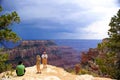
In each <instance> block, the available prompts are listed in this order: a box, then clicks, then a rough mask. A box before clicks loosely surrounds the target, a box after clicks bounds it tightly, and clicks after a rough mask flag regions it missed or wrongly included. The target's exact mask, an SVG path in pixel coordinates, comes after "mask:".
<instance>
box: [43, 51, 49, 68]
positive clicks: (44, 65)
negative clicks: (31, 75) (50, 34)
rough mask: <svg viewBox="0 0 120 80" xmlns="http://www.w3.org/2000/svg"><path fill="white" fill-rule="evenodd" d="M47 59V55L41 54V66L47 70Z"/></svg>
mask: <svg viewBox="0 0 120 80" xmlns="http://www.w3.org/2000/svg"><path fill="white" fill-rule="evenodd" d="M47 58H48V55H47V53H46V52H45V51H44V52H43V54H42V64H43V68H47Z"/></svg>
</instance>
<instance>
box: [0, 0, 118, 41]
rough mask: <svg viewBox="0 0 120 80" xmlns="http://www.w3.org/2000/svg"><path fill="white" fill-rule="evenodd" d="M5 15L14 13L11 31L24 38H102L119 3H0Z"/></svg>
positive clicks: (86, 0)
mask: <svg viewBox="0 0 120 80" xmlns="http://www.w3.org/2000/svg"><path fill="white" fill-rule="evenodd" d="M0 4H1V5H2V7H3V8H4V12H6V13H7V12H11V11H17V13H18V14H19V16H20V18H21V23H20V24H15V25H13V29H14V31H15V32H16V33H17V34H18V35H19V36H20V37H22V38H23V39H103V38H105V37H108V35H107V31H108V29H109V26H108V24H109V22H110V19H111V17H112V16H113V15H115V14H116V13H117V11H118V9H119V8H120V5H119V0H0Z"/></svg>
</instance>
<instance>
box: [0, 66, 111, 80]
mask: <svg viewBox="0 0 120 80" xmlns="http://www.w3.org/2000/svg"><path fill="white" fill-rule="evenodd" d="M40 67H41V70H42V73H41V74H36V66H32V67H27V68H26V73H25V75H24V76H21V77H18V76H17V75H16V73H15V71H14V72H13V75H12V76H10V77H9V78H6V77H7V76H6V77H5V76H4V77H3V78H2V76H3V75H4V74H5V72H4V73H1V74H0V78H1V79H0V80H112V79H110V78H101V77H93V76H92V75H88V74H85V75H75V74H72V73H68V72H66V71H65V70H64V69H63V68H59V67H55V66H51V65H48V66H47V69H43V65H41V66H40Z"/></svg>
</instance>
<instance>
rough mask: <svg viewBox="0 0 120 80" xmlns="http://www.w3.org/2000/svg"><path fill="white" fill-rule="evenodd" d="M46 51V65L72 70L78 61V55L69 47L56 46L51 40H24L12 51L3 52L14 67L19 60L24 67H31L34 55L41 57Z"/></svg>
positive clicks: (34, 58)
mask: <svg viewBox="0 0 120 80" xmlns="http://www.w3.org/2000/svg"><path fill="white" fill-rule="evenodd" d="M44 50H46V51H47V54H48V56H49V58H48V64H51V65H55V66H59V67H63V68H72V67H74V65H75V64H76V63H78V62H79V61H80V54H79V53H78V52H77V51H75V50H74V49H73V48H71V47H67V46H57V45H56V44H55V43H54V41H52V40H26V41H22V42H21V44H20V45H19V46H17V47H15V48H14V49H9V50H7V51H4V52H6V53H8V54H9V61H8V62H9V63H12V64H13V66H14V67H15V66H16V64H17V63H18V61H19V60H23V63H24V64H25V66H33V65H35V62H36V55H41V54H42V52H43V51H44Z"/></svg>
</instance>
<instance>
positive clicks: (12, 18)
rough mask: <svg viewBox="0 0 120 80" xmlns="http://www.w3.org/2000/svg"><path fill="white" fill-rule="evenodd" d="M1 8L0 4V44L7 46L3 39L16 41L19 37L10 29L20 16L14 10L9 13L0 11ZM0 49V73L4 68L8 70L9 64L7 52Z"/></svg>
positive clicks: (18, 20)
mask: <svg viewBox="0 0 120 80" xmlns="http://www.w3.org/2000/svg"><path fill="white" fill-rule="evenodd" d="M2 11H3V9H2V7H1V6H0V44H1V45H2V46H3V47H4V48H7V47H6V45H5V44H4V42H5V41H12V42H17V41H18V40H20V37H18V36H17V34H16V33H15V32H13V31H12V28H11V26H12V24H14V23H19V22H20V17H19V16H18V14H17V13H16V12H15V11H14V12H11V13H4V14H3V13H2ZM1 50H2V49H0V73H1V72H3V71H6V70H9V69H10V67H11V65H10V64H7V63H6V61H7V60H8V57H9V55H8V54H7V53H1Z"/></svg>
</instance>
